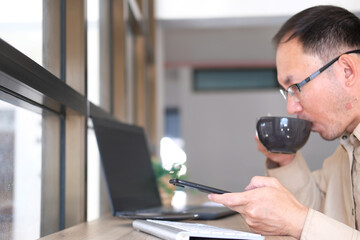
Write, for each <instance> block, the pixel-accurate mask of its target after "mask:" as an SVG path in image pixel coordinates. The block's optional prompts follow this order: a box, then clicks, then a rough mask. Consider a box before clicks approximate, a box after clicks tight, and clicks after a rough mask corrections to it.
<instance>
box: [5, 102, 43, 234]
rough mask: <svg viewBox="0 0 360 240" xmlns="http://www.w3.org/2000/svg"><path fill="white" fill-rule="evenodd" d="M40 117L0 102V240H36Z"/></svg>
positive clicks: (38, 202)
mask: <svg viewBox="0 0 360 240" xmlns="http://www.w3.org/2000/svg"><path fill="white" fill-rule="evenodd" d="M41 140H42V116H41V115H40V114H37V113H34V112H31V111H28V110H25V109H22V108H19V107H15V106H13V105H11V104H9V103H6V102H2V101H0V147H1V151H0V166H1V168H0V172H1V173H0V239H37V238H39V237H40V225H41V181H42V179H41V172H42V144H41V142H42V141H41Z"/></svg>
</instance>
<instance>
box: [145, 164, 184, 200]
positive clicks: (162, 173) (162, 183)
mask: <svg viewBox="0 0 360 240" xmlns="http://www.w3.org/2000/svg"><path fill="white" fill-rule="evenodd" d="M152 166H153V169H154V173H155V177H156V181H157V184H158V186H159V188H161V189H163V190H164V191H165V192H166V193H167V194H172V193H173V192H174V189H173V188H171V187H172V185H170V184H169V182H168V181H169V179H171V178H179V179H186V175H179V173H180V171H181V168H182V167H183V164H174V165H173V166H172V167H171V169H170V170H167V169H164V168H163V166H162V164H161V162H160V161H157V160H153V161H152Z"/></svg>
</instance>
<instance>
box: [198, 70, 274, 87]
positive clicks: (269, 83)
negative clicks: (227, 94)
mask: <svg viewBox="0 0 360 240" xmlns="http://www.w3.org/2000/svg"><path fill="white" fill-rule="evenodd" d="M277 87H278V83H277V80H276V70H275V69H272V68H269V69H257V68H254V69H197V70H195V72H194V88H195V90H199V91H201V90H236V89H259V88H277Z"/></svg>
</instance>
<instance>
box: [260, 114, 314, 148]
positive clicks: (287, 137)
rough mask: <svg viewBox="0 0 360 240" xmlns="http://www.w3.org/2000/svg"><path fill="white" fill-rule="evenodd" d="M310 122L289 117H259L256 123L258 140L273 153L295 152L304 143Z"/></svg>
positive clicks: (308, 134) (309, 130)
mask: <svg viewBox="0 0 360 240" xmlns="http://www.w3.org/2000/svg"><path fill="white" fill-rule="evenodd" d="M311 127H312V123H311V122H310V121H307V120H303V119H299V118H290V117H261V118H259V120H258V121H257V123H256V131H257V134H258V138H259V140H260V142H261V143H262V144H263V145H264V146H265V148H266V149H267V150H268V151H270V152H273V153H287V154H293V153H296V151H297V150H299V149H300V148H301V147H302V146H304V145H305V143H306V141H307V140H308V138H309V136H310V132H311Z"/></svg>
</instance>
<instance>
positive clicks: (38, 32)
mask: <svg viewBox="0 0 360 240" xmlns="http://www.w3.org/2000/svg"><path fill="white" fill-rule="evenodd" d="M42 2H43V1H42V0H31V1H29V0H11V1H8V0H0V6H1V8H0V38H2V39H3V40H5V41H6V42H8V43H9V44H10V45H12V46H14V47H15V48H17V49H18V50H19V51H21V52H22V53H24V54H25V55H27V56H28V57H30V58H31V59H33V60H34V61H35V62H37V63H38V64H40V65H42V21H43V19H42V16H43V14H42V10H43V9H42Z"/></svg>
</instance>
